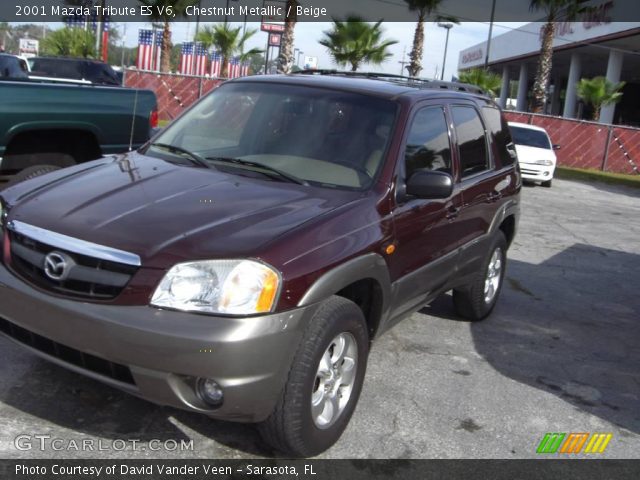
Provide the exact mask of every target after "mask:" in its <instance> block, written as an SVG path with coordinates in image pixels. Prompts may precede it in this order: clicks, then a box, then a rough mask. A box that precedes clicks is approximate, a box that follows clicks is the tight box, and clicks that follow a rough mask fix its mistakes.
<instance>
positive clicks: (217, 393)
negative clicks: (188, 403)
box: [196, 378, 224, 407]
mask: <svg viewBox="0 0 640 480" xmlns="http://www.w3.org/2000/svg"><path fill="white" fill-rule="evenodd" d="M196 390H197V392H198V396H199V397H200V399H201V400H202V401H203V402H204V403H206V404H207V405H209V406H211V407H219V406H220V405H222V400H223V399H224V393H223V392H222V387H220V385H218V384H217V383H216V382H215V381H214V380H211V379H210V378H200V379H198V384H197V386H196Z"/></svg>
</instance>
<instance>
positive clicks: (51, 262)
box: [44, 252, 75, 281]
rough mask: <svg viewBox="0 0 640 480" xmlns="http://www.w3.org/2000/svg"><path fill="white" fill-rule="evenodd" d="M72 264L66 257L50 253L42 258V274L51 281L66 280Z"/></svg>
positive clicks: (61, 254)
mask: <svg viewBox="0 0 640 480" xmlns="http://www.w3.org/2000/svg"><path fill="white" fill-rule="evenodd" d="M74 264H75V263H74V261H73V260H72V259H71V258H70V257H69V256H68V255H65V254H64V253H60V252H51V253H49V254H48V255H47V256H46V257H44V273H45V275H46V276H47V277H49V278H50V279H51V280H56V281H62V280H64V279H66V278H67V276H68V275H69V271H70V270H71V267H73V265H74Z"/></svg>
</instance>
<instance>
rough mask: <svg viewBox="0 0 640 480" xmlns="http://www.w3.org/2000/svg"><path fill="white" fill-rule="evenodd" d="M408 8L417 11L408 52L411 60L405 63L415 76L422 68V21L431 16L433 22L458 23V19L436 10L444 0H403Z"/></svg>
mask: <svg viewBox="0 0 640 480" xmlns="http://www.w3.org/2000/svg"><path fill="white" fill-rule="evenodd" d="M404 1H405V2H406V3H407V5H408V7H409V10H410V11H412V12H418V23H417V24H416V31H415V33H414V34H413V48H412V49H411V53H410V54H409V59H410V60H411V62H410V63H409V65H407V67H406V68H407V69H408V70H409V75H411V76H412V77H417V76H418V75H419V74H420V71H421V70H422V54H423V51H424V21H425V20H426V19H427V17H431V18H432V20H433V21H434V22H452V23H456V24H458V23H459V22H458V19H457V18H455V17H452V16H449V15H443V14H441V13H439V12H438V9H439V8H440V4H441V3H442V2H443V1H444V0H404Z"/></svg>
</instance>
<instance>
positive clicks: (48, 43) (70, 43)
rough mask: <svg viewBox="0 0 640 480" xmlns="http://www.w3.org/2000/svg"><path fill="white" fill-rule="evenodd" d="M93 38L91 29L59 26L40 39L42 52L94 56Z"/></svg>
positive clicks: (68, 55)
mask: <svg viewBox="0 0 640 480" xmlns="http://www.w3.org/2000/svg"><path fill="white" fill-rule="evenodd" d="M95 38H96V37H95V35H94V34H93V33H92V32H91V31H86V30H84V29H82V28H70V27H64V28H60V29H58V30H55V31H53V32H51V33H49V35H47V37H46V38H44V39H43V40H42V53H43V54H44V55H59V56H63V57H83V58H88V57H95V53H96V52H95V45H96V40H95Z"/></svg>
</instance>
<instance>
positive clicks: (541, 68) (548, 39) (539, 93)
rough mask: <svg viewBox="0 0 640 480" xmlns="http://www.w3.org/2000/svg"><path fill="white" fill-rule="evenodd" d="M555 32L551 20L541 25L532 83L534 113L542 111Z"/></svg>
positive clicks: (554, 26)
mask: <svg viewBox="0 0 640 480" xmlns="http://www.w3.org/2000/svg"><path fill="white" fill-rule="evenodd" d="M555 33H556V24H555V22H553V21H549V22H547V23H546V24H545V25H544V27H542V50H541V51H540V59H539V61H538V71H537V72H536V80H535V83H534V84H533V105H532V111H533V112H534V113H542V111H543V109H544V104H545V101H546V97H547V87H548V86H549V77H550V76H551V66H552V63H553V38H554V36H555Z"/></svg>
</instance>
